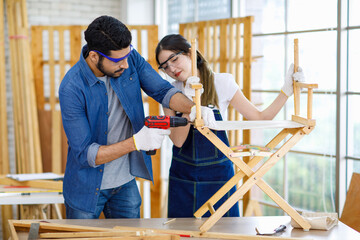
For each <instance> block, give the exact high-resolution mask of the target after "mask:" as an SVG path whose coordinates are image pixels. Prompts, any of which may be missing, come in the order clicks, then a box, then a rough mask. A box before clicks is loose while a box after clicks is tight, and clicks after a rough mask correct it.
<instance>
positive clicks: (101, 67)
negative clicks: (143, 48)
mask: <svg viewBox="0 0 360 240" xmlns="http://www.w3.org/2000/svg"><path fill="white" fill-rule="evenodd" d="M96 67H97V69H99V71H100V72H102V73H103V74H104V75H105V76H109V77H112V78H117V77H120V76H121V74H122V70H123V68H120V69H118V70H116V71H115V72H108V71H106V70H105V69H104V64H103V58H100V59H99V61H98V63H97V64H96Z"/></svg>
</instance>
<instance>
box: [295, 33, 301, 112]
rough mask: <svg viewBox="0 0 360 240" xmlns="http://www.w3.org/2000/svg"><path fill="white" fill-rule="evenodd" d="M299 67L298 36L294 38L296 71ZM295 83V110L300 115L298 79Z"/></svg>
mask: <svg viewBox="0 0 360 240" xmlns="http://www.w3.org/2000/svg"><path fill="white" fill-rule="evenodd" d="M298 68H299V40H298V39H297V38H295V39H294V73H296V72H297V71H298ZM293 81H294V82H293V85H294V110H295V115H296V116H298V115H299V114H300V87H298V86H297V85H296V81H295V80H293Z"/></svg>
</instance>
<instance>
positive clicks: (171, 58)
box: [158, 50, 191, 82]
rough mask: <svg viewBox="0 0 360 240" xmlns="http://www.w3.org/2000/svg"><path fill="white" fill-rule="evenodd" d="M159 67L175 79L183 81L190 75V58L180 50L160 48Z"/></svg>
mask: <svg viewBox="0 0 360 240" xmlns="http://www.w3.org/2000/svg"><path fill="white" fill-rule="evenodd" d="M158 58H159V62H160V69H161V70H163V71H164V72H165V73H166V74H167V75H169V76H170V77H172V78H174V79H175V80H178V81H182V82H185V81H186V79H188V77H190V76H191V58H190V56H189V55H187V54H186V53H183V52H181V51H179V52H174V51H170V50H161V51H160V53H159V56H158Z"/></svg>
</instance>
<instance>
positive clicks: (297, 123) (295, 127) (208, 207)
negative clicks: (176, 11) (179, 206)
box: [192, 39, 318, 232]
mask: <svg viewBox="0 0 360 240" xmlns="http://www.w3.org/2000/svg"><path fill="white" fill-rule="evenodd" d="M194 43H195V42H193V44H194ZM294 44H295V47H294V49H295V52H294V53H295V54H294V58H295V61H294V63H295V64H294V69H295V71H296V70H297V68H298V52H297V50H298V41H297V39H296V40H295V42H294ZM192 46H195V44H194V45H192ZM192 61H193V62H195V61H196V58H193V59H192ZM317 87H318V86H317V84H306V83H298V82H294V88H295V92H294V99H295V106H297V107H298V109H299V107H300V105H299V104H300V103H299V102H298V101H299V99H300V98H299V94H300V88H307V89H308V93H307V94H308V108H307V110H308V111H307V118H303V117H300V116H299V112H295V115H293V116H292V121H277V122H275V121H244V122H237V121H227V122H226V121H225V122H218V123H217V125H218V127H217V128H216V130H228V129H234V128H240V129H251V128H252V127H254V126H257V125H260V126H261V127H262V128H273V127H276V128H279V127H280V128H283V130H281V131H280V133H279V134H278V135H277V136H275V137H274V138H273V139H272V140H271V141H270V142H269V143H268V144H267V145H266V147H267V148H270V149H274V148H275V147H276V146H278V145H279V144H280V143H281V142H282V141H283V140H285V138H286V137H287V136H288V135H292V136H290V138H289V139H288V140H287V141H285V143H284V144H283V145H282V146H280V147H279V148H278V150H276V151H275V152H274V153H272V154H271V156H270V157H269V158H268V159H267V161H266V162H265V163H263V164H262V166H260V167H259V168H258V169H257V170H256V171H253V170H252V168H253V167H255V165H257V164H258V163H259V162H260V160H262V159H263V158H264V156H261V155H260V156H254V157H253V158H251V160H250V161H249V162H248V163H245V162H244V161H243V160H241V159H239V158H237V157H234V156H233V155H234V152H233V151H232V150H231V148H230V147H228V146H227V145H226V144H224V143H223V142H222V141H221V140H220V139H219V138H218V137H217V136H216V135H215V134H214V133H213V132H212V131H211V130H210V129H209V128H208V127H205V126H204V124H203V122H202V120H201V111H198V109H199V108H200V106H201V105H200V94H201V93H200V90H201V88H202V85H201V84H193V85H192V88H194V89H195V97H196V101H195V104H196V108H197V115H196V119H195V123H194V125H195V127H196V128H197V130H198V131H199V132H200V133H202V134H203V135H204V136H205V137H206V138H207V139H208V140H209V141H211V142H212V143H213V144H214V145H215V146H216V147H217V148H218V149H219V150H220V151H221V152H222V153H224V154H225V155H226V156H228V158H229V159H230V160H231V161H232V162H233V163H234V164H235V165H236V166H237V167H238V168H239V169H240V171H239V172H237V173H236V174H235V175H234V176H233V177H232V178H231V179H230V180H229V181H228V182H227V183H226V184H224V186H223V187H221V188H220V189H219V190H218V191H217V192H216V193H215V194H214V195H213V196H212V197H211V198H210V199H209V200H208V201H207V202H206V203H204V205H203V206H201V207H200V208H199V209H198V210H197V211H196V212H195V214H194V216H195V217H197V218H200V217H202V216H203V215H204V214H205V213H206V212H207V211H210V213H211V216H210V217H209V218H208V219H207V220H206V221H205V222H204V223H203V224H202V225H201V226H200V231H201V232H206V231H208V230H209V229H210V228H211V227H212V226H213V225H214V224H215V223H216V222H217V221H218V220H219V219H220V218H221V217H222V216H223V215H224V214H225V213H226V212H227V211H228V210H229V209H230V208H231V207H232V206H233V205H234V204H235V203H236V202H237V201H239V199H240V198H241V197H242V196H243V195H244V194H245V193H246V192H248V191H249V190H250V188H251V187H252V186H254V185H255V184H256V185H257V186H258V187H259V188H260V189H261V190H262V191H263V192H264V193H266V194H267V195H268V196H269V197H270V198H271V199H272V200H273V201H274V202H275V203H276V204H277V205H279V207H280V208H281V209H283V210H284V211H285V212H286V213H287V214H288V215H289V216H290V217H291V218H292V219H294V220H295V221H296V222H297V223H298V224H299V225H300V226H301V227H302V228H303V229H304V230H306V231H307V230H309V229H310V227H311V226H310V224H309V223H308V222H307V221H306V220H305V219H304V218H303V217H302V216H300V214H299V213H298V212H297V211H296V210H295V209H293V208H292V207H291V206H290V205H289V204H288V203H287V202H286V201H285V200H284V199H283V198H282V197H281V196H280V195H279V194H277V193H276V192H275V191H274V190H273V189H272V188H271V187H270V186H269V185H268V184H267V183H266V182H265V181H264V180H263V179H262V177H263V176H264V174H265V173H266V172H267V171H269V170H270V169H271V168H272V167H273V166H274V165H275V164H276V163H277V162H278V161H279V160H280V159H281V158H282V157H283V156H284V155H285V154H286V153H287V152H288V151H289V150H290V149H291V148H292V147H293V146H294V145H295V144H296V143H297V142H298V141H299V140H300V139H302V138H303V137H304V136H305V135H308V134H309V133H310V132H311V131H312V130H313V129H314V127H315V123H316V122H315V120H314V119H311V117H312V94H313V88H317ZM274 123H275V125H274ZM240 157H242V156H241V155H240ZM245 176H247V177H248V179H244V181H243V184H242V185H241V186H240V187H239V188H238V189H237V190H236V191H235V193H233V194H232V195H231V196H230V197H229V198H228V199H227V200H226V201H225V202H224V203H223V204H222V205H221V206H220V207H219V208H218V209H217V210H216V211H215V209H214V207H213V206H214V205H215V203H216V202H218V200H220V199H221V198H222V197H223V196H224V195H225V194H226V193H227V192H228V191H229V190H230V189H231V188H232V187H233V186H235V185H236V184H237V183H238V182H239V181H240V180H241V179H243V178H244V177H245Z"/></svg>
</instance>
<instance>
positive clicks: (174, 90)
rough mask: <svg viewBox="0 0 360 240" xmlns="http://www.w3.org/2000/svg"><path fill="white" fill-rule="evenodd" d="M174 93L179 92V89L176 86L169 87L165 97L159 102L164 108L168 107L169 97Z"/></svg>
mask: <svg viewBox="0 0 360 240" xmlns="http://www.w3.org/2000/svg"><path fill="white" fill-rule="evenodd" d="M175 93H181V91H180V90H179V89H177V88H171V89H169V91H168V92H167V93H166V94H165V97H164V99H163V100H162V102H161V104H162V105H163V106H164V107H166V108H170V99H171V97H172V96H174V94H175Z"/></svg>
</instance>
